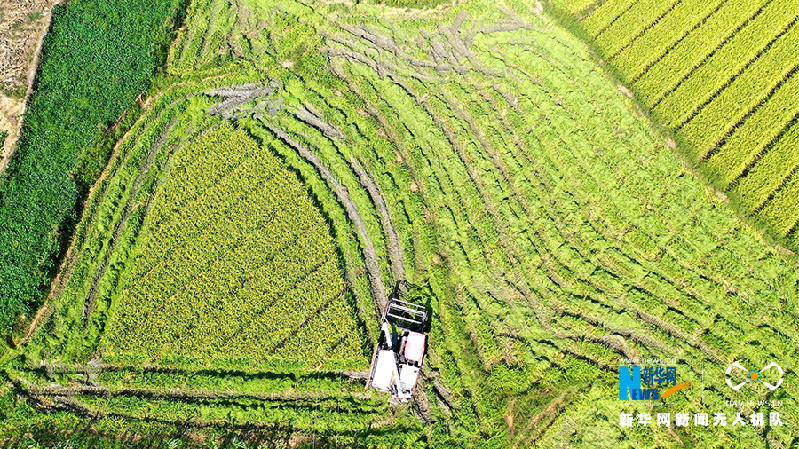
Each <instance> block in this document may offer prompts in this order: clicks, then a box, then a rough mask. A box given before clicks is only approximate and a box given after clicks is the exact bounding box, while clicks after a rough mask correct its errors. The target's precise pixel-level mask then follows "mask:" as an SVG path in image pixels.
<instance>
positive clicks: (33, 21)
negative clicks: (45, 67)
mask: <svg viewBox="0 0 799 449" xmlns="http://www.w3.org/2000/svg"><path fill="white" fill-rule="evenodd" d="M61 1H62V0H0V132H2V131H6V132H8V138H6V139H5V141H4V142H0V146H2V150H1V151H0V173H3V171H5V168H6V166H7V165H8V161H9V160H10V159H11V157H12V156H13V154H14V144H15V143H16V142H17V140H18V139H19V130H20V128H21V126H22V116H23V114H24V113H25V107H26V106H27V104H28V100H29V98H30V94H31V87H32V86H33V81H34V79H35V78H36V71H37V67H38V65H39V55H40V54H41V50H42V42H43V41H44V35H45V34H46V33H47V30H49V29H50V20H51V14H50V12H51V11H52V8H53V6H54V5H56V4H59V3H60V2H61Z"/></svg>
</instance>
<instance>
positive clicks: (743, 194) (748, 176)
mask: <svg viewBox="0 0 799 449" xmlns="http://www.w3.org/2000/svg"><path fill="white" fill-rule="evenodd" d="M798 121H799V114H797V115H794V118H793V121H792V122H791V123H790V124H789V125H788V126H786V128H785V129H784V130H783V131H782V132H781V134H780V136H779V137H778V139H777V140H776V141H775V142H773V144H772V145H770V146H769V147H767V148H765V149H764V150H762V151H763V152H765V154H763V155H762V156H760V157H759V158H757V159H756V161H755V163H754V165H753V166H752V168H751V169H749V170H747V171H746V172H745V174H742V175H741V177H740V178H738V181H737V184H734V185H732V186H731V188H732V192H733V193H734V194H735V195H736V196H737V198H738V201H740V202H741V204H742V205H743V207H744V208H745V210H746V211H748V212H749V213H752V212H754V211H756V210H758V209H759V208H760V207H761V206H762V205H763V203H765V202H766V201H767V199H768V198H769V197H771V196H772V195H773V193H774V191H775V190H776V189H777V188H779V186H780V185H782V183H783V181H784V180H785V179H787V177H788V176H789V175H790V173H791V172H792V171H794V170H795V168H796V166H797V165H799V152H798V151H796V148H797V147H799V125H797V123H798Z"/></svg>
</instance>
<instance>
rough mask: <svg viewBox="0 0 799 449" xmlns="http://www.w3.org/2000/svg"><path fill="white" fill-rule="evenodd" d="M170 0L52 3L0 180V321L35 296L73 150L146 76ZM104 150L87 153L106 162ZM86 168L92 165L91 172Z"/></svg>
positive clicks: (66, 206) (69, 199)
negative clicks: (20, 125)
mask: <svg viewBox="0 0 799 449" xmlns="http://www.w3.org/2000/svg"><path fill="white" fill-rule="evenodd" d="M177 4H178V1H177V0H168V1H159V2H150V1H145V0H111V1H106V0H102V1H94V0H82V1H72V2H69V4H68V5H67V6H65V7H56V8H55V9H54V11H53V24H52V29H51V31H50V33H48V34H47V37H46V39H45V44H44V50H43V54H44V55H43V58H42V63H41V68H40V74H39V77H38V79H37V83H36V86H37V87H36V93H35V94H34V96H33V99H32V100H31V104H30V105H29V107H28V111H27V113H26V116H25V127H24V129H23V130H22V137H21V139H20V141H19V147H18V152H17V155H16V157H15V158H14V160H12V162H11V164H10V166H9V168H8V173H7V175H8V176H7V178H5V179H3V180H2V183H1V184H0V327H3V328H7V327H8V326H9V325H10V323H11V322H12V321H13V320H14V319H15V318H16V317H17V316H18V315H19V314H20V313H23V312H27V311H29V310H30V308H31V307H32V306H34V305H36V304H37V301H39V300H40V298H41V296H42V294H41V291H42V289H43V288H45V287H46V284H47V283H48V282H49V280H50V274H51V270H52V267H53V262H54V259H55V258H56V257H57V255H58V254H59V251H60V250H62V249H63V248H62V247H61V245H62V241H66V240H67V239H68V237H69V234H70V233H71V231H72V229H73V226H74V223H75V218H76V213H75V208H76V205H77V204H79V203H80V202H81V201H82V199H81V198H80V195H79V192H78V189H77V188H76V182H78V183H80V184H82V185H84V186H88V185H91V184H92V183H93V182H94V179H78V180H76V179H73V178H72V176H71V174H72V172H73V170H74V169H75V163H76V160H77V159H78V157H79V155H80V154H81V152H85V151H91V150H92V148H93V146H94V145H95V144H96V143H97V135H98V125H99V126H100V129H105V127H106V125H108V124H111V123H113V122H114V121H115V120H117V118H118V117H119V115H120V114H121V113H122V111H123V110H124V109H125V108H128V107H130V106H131V105H132V104H133V101H134V100H135V98H136V97H137V96H138V95H139V94H140V93H141V92H142V91H143V90H145V89H147V86H148V83H149V77H150V76H151V75H152V74H153V73H154V71H155V69H156V66H157V64H158V63H159V60H160V59H161V58H160V57H159V56H160V53H161V52H162V50H161V46H163V45H165V44H166V41H167V40H168V38H169V32H168V24H169V22H170V20H171V18H172V17H173V16H174V14H175V12H176V8H177ZM107 151H108V148H106V149H105V151H101V152H99V153H100V154H95V155H94V157H96V158H98V159H100V165H101V166H102V165H104V163H105V159H106V158H107V157H108V152H107ZM92 173H94V172H92Z"/></svg>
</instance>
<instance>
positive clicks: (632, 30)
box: [596, 0, 684, 59]
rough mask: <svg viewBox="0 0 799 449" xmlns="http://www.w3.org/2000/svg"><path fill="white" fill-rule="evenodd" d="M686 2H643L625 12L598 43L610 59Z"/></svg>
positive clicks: (599, 37)
mask: <svg viewBox="0 0 799 449" xmlns="http://www.w3.org/2000/svg"><path fill="white" fill-rule="evenodd" d="M683 1H684V0H668V1H665V2H664V1H659V0H643V1H638V2H636V3H635V5H633V7H632V8H630V9H628V10H627V11H625V12H624V14H622V15H621V17H619V20H617V21H616V22H615V23H613V25H611V26H609V27H608V28H606V29H605V31H603V32H602V33H601V34H599V35H598V36H597V37H596V43H597V44H598V45H599V47H600V48H602V49H603V51H604V52H605V54H606V55H607V56H608V57H609V58H611V59H612V58H615V57H616V56H618V54H619V53H620V52H621V51H622V50H624V49H626V48H628V47H629V46H630V45H632V44H633V43H634V42H635V41H636V40H638V38H639V37H641V35H643V34H644V33H645V32H646V31H647V30H648V29H650V28H652V27H653V26H654V25H655V24H657V22H658V21H660V20H661V19H663V17H665V16H666V15H667V14H669V13H670V12H672V11H674V9H675V8H677V7H678V6H679V5H681V4H682V3H683Z"/></svg>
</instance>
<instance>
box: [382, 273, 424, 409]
mask: <svg viewBox="0 0 799 449" xmlns="http://www.w3.org/2000/svg"><path fill="white" fill-rule="evenodd" d="M406 285H407V284H405V283H398V284H397V286H396V287H394V291H393V292H392V294H391V297H390V298H389V300H388V303H387V304H386V306H385V308H384V309H383V316H382V317H381V323H380V329H381V332H380V339H379V340H378V342H377V347H376V348H375V353H374V355H373V357H372V368H371V370H370V375H369V383H368V384H367V386H371V387H372V388H374V389H375V390H381V391H386V392H388V393H390V394H391V399H390V402H391V403H392V404H403V403H406V402H408V400H409V399H410V398H411V396H412V395H413V389H414V387H415V386H416V380H417V378H418V377H419V370H420V369H421V368H422V360H423V359H424V354H425V348H426V345H427V335H426V331H427V324H428V316H427V309H426V308H425V306H423V305H421V304H414V303H412V302H408V301H403V300H402V299H400V296H401V295H402V291H403V290H404V288H405V287H406Z"/></svg>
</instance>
